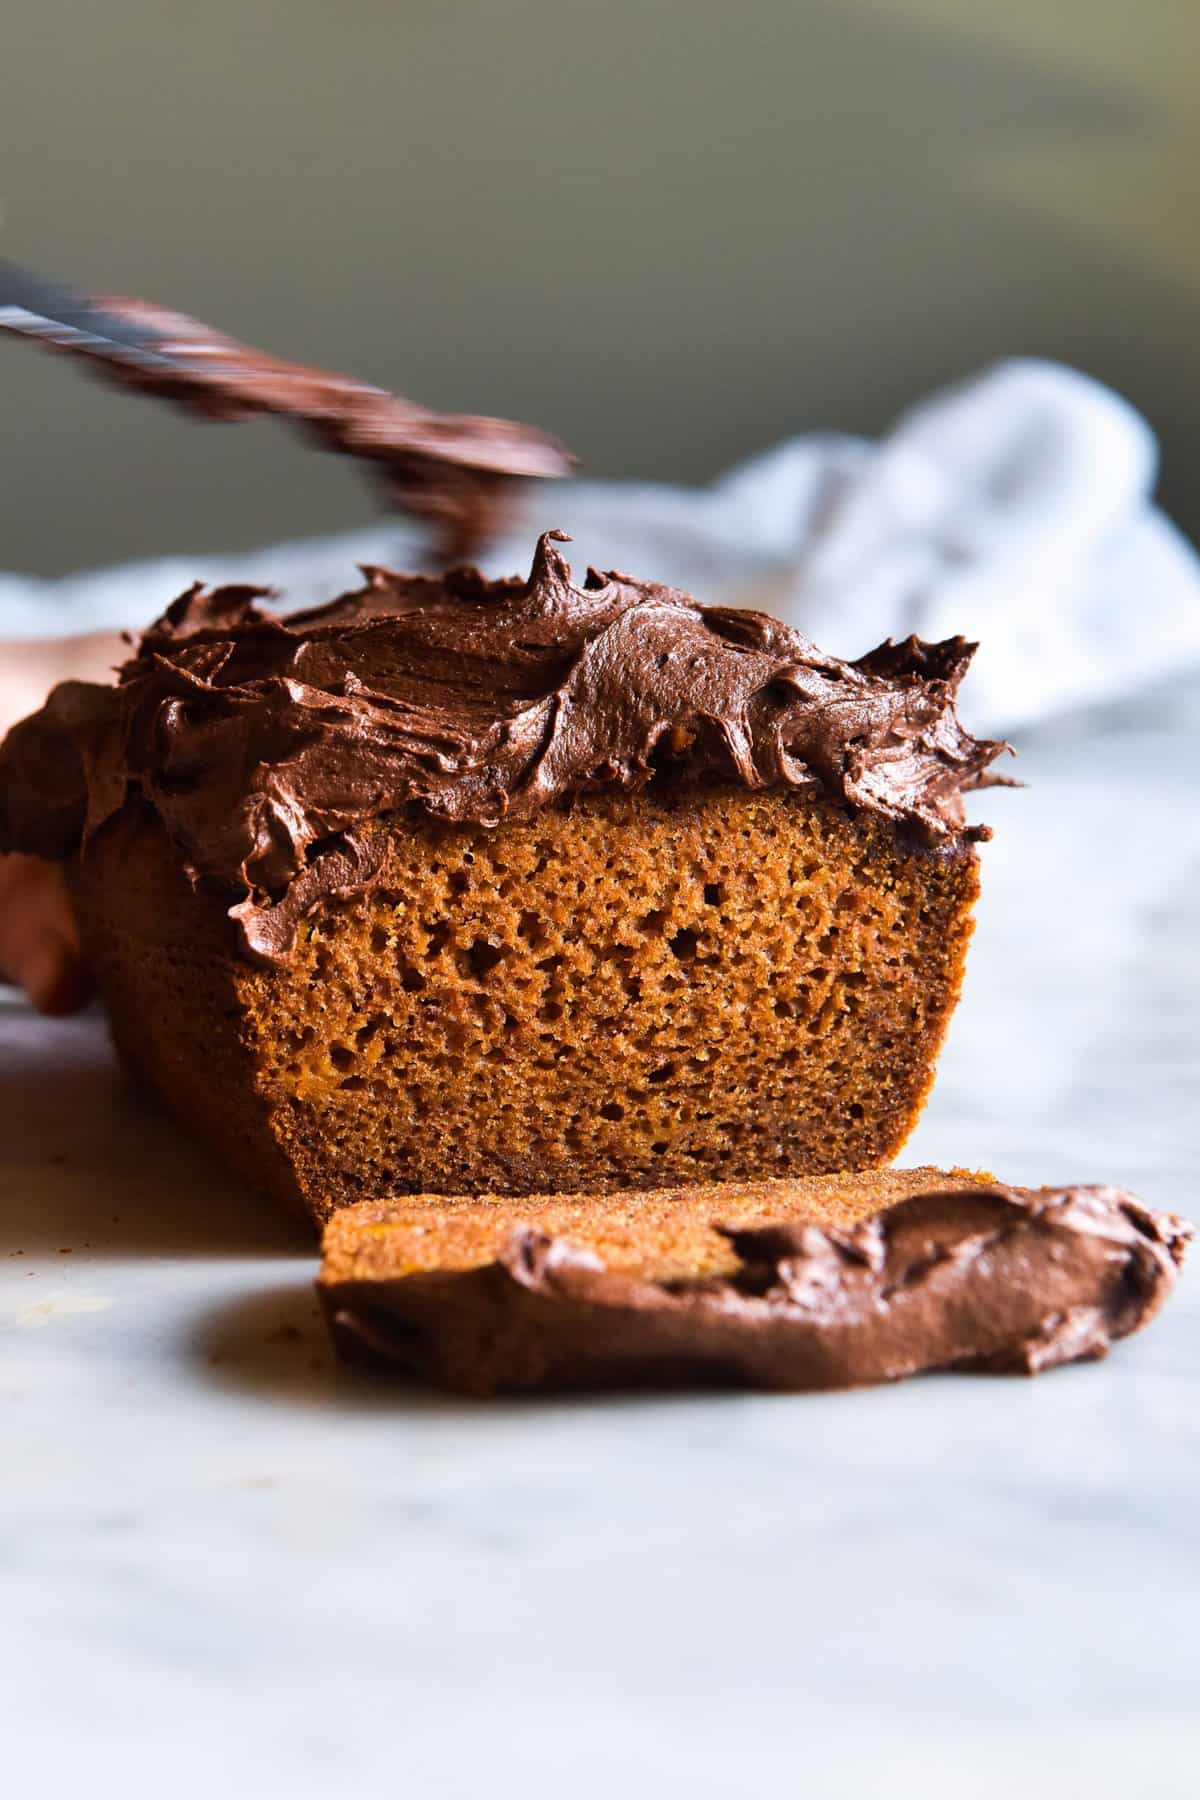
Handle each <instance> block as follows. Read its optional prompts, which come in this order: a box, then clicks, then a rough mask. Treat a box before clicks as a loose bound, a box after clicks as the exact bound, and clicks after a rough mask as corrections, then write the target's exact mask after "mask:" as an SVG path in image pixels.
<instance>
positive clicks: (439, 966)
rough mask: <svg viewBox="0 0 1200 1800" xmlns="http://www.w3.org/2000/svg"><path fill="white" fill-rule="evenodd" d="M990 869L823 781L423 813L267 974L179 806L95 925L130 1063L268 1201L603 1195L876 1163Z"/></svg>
mask: <svg viewBox="0 0 1200 1800" xmlns="http://www.w3.org/2000/svg"><path fill="white" fill-rule="evenodd" d="M976 885H977V872H976V860H975V853H974V851H973V849H972V848H970V847H969V846H966V845H961V844H960V845H956V846H955V847H954V848H952V849H946V848H939V849H920V848H912V847H909V846H908V845H906V843H905V841H904V839H903V837H902V835H901V833H900V832H898V831H897V830H896V829H895V828H893V827H892V826H890V825H888V824H887V823H885V822H883V821H880V820H878V819H874V818H872V817H869V816H867V815H863V814H861V813H853V812H852V811H851V810H850V809H847V808H846V807H845V806H843V805H839V804H837V803H835V802H833V801H830V800H828V799H825V798H823V797H821V796H820V795H819V794H818V793H816V792H813V791H805V790H800V791H795V790H787V789H783V790H772V791H768V792H759V793H747V792H746V791H745V790H743V789H741V788H737V787H733V786H728V785H726V786H722V785H713V784H710V785H709V786H708V787H706V788H702V789H699V790H696V789H692V788H686V787H685V788H671V787H666V786H663V787H660V786H657V785H652V786H651V787H650V788H649V789H647V790H645V791H644V792H643V793H642V794H640V795H638V796H624V795H596V796H591V797H588V798H585V799H583V800H581V801H579V802H578V803H577V804H576V805H575V806H574V807H573V808H572V809H570V810H567V811H564V810H558V809H547V810H545V811H543V812H540V813H538V814H536V815H534V816H533V817H532V818H529V819H524V820H519V821H510V822H506V823H504V824H502V825H501V826H499V827H496V828H494V829H490V830H489V829H487V828H484V827H480V826H474V825H470V826H453V825H445V824H441V823H439V822H437V821H433V820H430V819H428V818H426V817H417V818H414V819H409V820H404V821H397V822H395V823H394V824H393V826H392V828H391V831H390V837H389V843H388V848H387V860H386V864H385V867H384V869H383V871H382V873H381V875H380V876H379V877H378V878H377V880H376V882H375V885H374V887H373V888H372V890H371V891H370V892H369V893H367V894H365V895H361V896H358V897H356V898H352V899H348V900H343V901H328V900H327V901H324V902H322V903H321V905H320V906H319V907H318V908H317V909H316V911H314V912H313V913H312V914H311V915H310V916H309V917H308V918H307V919H306V920H305V921H304V922H303V924H302V926H301V929H300V941H299V944H298V946H297V949H296V952H295V954H294V956H293V957H292V959H291V960H290V961H289V962H287V963H285V964H283V965H281V966H278V967H274V968H266V969H256V968H254V967H252V966H251V965H250V964H249V963H247V962H246V961H245V960H244V958H242V957H239V956H238V955H237V954H236V952H235V949H234V946H233V943H232V941H231V936H232V933H231V928H230V926H229V923H228V921H227V920H226V919H225V918H224V917H223V914H222V910H221V907H220V905H219V903H218V902H216V901H214V898H213V897H212V896H210V895H209V894H207V893H206V892H205V891H204V889H203V888H199V889H194V888H193V887H192V886H191V885H190V884H189V883H188V882H187V881H186V880H185V878H184V876H183V875H182V873H181V871H180V869H179V867H178V858H177V853H176V852H175V851H174V850H173V849H172V847H171V845H170V843H169V840H168V839H167V838H166V836H165V834H164V833H163V832H162V830H161V828H160V827H159V826H158V825H157V823H156V822H155V820H154V818H153V816H152V815H151V814H149V813H148V812H130V811H128V810H127V812H126V814H125V815H123V816H122V817H120V818H118V819H117V820H115V821H113V822H112V823H111V824H110V825H108V826H107V827H105V829H104V830H103V831H102V832H100V833H99V834H98V836H97V837H96V838H95V839H94V840H93V842H92V844H91V846H90V847H89V849H88V851H87V853H86V854H85V856H84V859H83V863H82V868H81V870H80V878H79V884H78V886H79V900H80V911H81V917H82V920H83V925H84V931H85V935H86V937H87V940H88V946H89V951H90V954H91V955H92V956H93V958H94V960H95V964H96V967H97V972H98V975H99V979H100V985H101V988H102V991H103V993H104V997H105V1001H106V1004H107V1005H108V1008H109V1011H110V1014H111V1016H112V1019H113V1028H114V1033H115V1035H116V1038H117V1041H118V1042H119V1044H120V1045H121V1046H122V1049H123V1051H124V1052H125V1054H126V1056H127V1058H128V1059H129V1060H130V1061H131V1062H132V1063H133V1064H134V1066H135V1067H136V1068H137V1069H138V1070H139V1071H140V1072H141V1074H142V1075H143V1076H144V1077H145V1078H146V1079H147V1080H148V1081H149V1082H150V1083H152V1084H153V1085H154V1086H155V1087H157V1088H158V1089H159V1090H160V1092H161V1093H162V1094H163V1096H164V1098H165V1099H166V1101H167V1102H168V1104H169V1106H170V1107H171V1108H172V1110H173V1111H174V1112H175V1113H176V1114H177V1116H179V1117H180V1118H181V1119H182V1120H183V1121H184V1122H185V1123H186V1124H188V1125H189V1126H190V1127H192V1128H193V1129H196V1130H198V1131H200V1132H201V1133H202V1134H203V1135H204V1136H205V1137H207V1138H208V1139H209V1140H210V1141H212V1142H214V1143H215V1144H216V1146H217V1147H218V1148H219V1149H220V1150H221V1151H222V1152H223V1153H224V1154H225V1156H226V1157H227V1158H228V1160H230V1161H231V1162H232V1163H233V1164H234V1166H235V1167H237V1168H238V1169H239V1170H240V1171H241V1172H242V1173H243V1174H245V1175H247V1176H248V1177H249V1178H250V1179H251V1180H253V1181H254V1182H255V1183H256V1184H258V1185H260V1186H262V1187H265V1188H267V1189H269V1190H270V1191H271V1192H272V1193H274V1194H276V1195H278V1196H279V1197H280V1198H281V1199H285V1200H287V1201H289V1202H290V1203H291V1204H293V1205H294V1204H296V1203H297V1202H301V1203H303V1204H304V1205H306V1206H307V1207H308V1208H309V1209H310V1210H311V1211H312V1212H313V1214H314V1215H315V1216H316V1217H317V1218H318V1219H320V1218H324V1217H326V1216H327V1215H328V1213H329V1212H330V1211H331V1210H333V1209H334V1208H335V1207H338V1206H342V1205H345V1204H346V1203H347V1202H350V1201H353V1200H355V1199H358V1198H361V1197H362V1196H363V1195H364V1194H371V1193H379V1192H394V1193H400V1192H405V1191H413V1192H417V1191H428V1190H430V1189H440V1190H441V1191H444V1192H463V1193H467V1192H472V1191H478V1190H480V1189H491V1190H496V1191H502V1192H510V1193H521V1192H527V1191H529V1190H530V1189H533V1188H537V1189H546V1188H552V1189H554V1190H556V1191H560V1192H564V1193H568V1192H587V1191H594V1190H597V1189H602V1188H606V1187H613V1186H618V1187H630V1186H645V1187H663V1186H670V1185H672V1184H678V1183H681V1182H695V1181H698V1180H713V1179H717V1178H719V1177H720V1176H721V1175H723V1174H727V1173H730V1172H733V1171H736V1173H737V1175H738V1176H739V1177H743V1178H745V1179H747V1180H751V1179H756V1178H764V1177H771V1176H779V1175H794V1174H803V1173H820V1172H825V1171H832V1170H837V1169H847V1168H848V1169H859V1168H867V1167H871V1166H873V1165H877V1164H881V1163H884V1162H887V1161H888V1160H890V1158H891V1157H892V1156H893V1155H894V1154H895V1153H896V1151H897V1149H898V1148H899V1146H900V1145H901V1144H902V1143H903V1141H904V1139H905V1137H906V1136H907V1134H908V1132H909V1130H910V1129H911V1127H912V1124H913V1122H914V1120H915V1118H916V1116H917V1113H918V1111H919V1109H920V1106H921V1104H922V1101H923V1100H924V1097H925V1094H926V1091H927V1089H928V1087H929V1085H930V1082H931V1080H932V1077H933V1069H934V1063H935V1059H936V1056H937V1052H938V1049H939V1047H940V1044H941V1040H942V1037H943V1034H944V1031H945V1027H946V1022H947V1019H948V1017H949V1013H950V1011H951V1009H952V1007H953V1004H954V1002H955V1000H956V998H957V994H958V989H959V984H960V981H961V977H962V969H963V959H964V956H965V952H966V945H967V941H968V938H969V935H970V931H971V907H972V904H973V901H974V899H975V894H976Z"/></svg>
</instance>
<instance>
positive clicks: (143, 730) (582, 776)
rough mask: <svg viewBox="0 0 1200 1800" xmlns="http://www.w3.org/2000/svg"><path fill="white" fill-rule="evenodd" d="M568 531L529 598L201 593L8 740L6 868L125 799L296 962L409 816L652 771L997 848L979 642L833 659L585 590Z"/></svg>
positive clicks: (481, 593) (530, 584) (443, 582)
mask: <svg viewBox="0 0 1200 1800" xmlns="http://www.w3.org/2000/svg"><path fill="white" fill-rule="evenodd" d="M560 537H561V534H560V533H554V532H552V533H548V534H547V535H546V536H545V537H543V538H542V539H541V540H540V542H539V544H538V548H537V552H536V555H535V557H534V561H533V568H532V571H531V573H530V576H529V579H528V580H527V581H522V580H520V579H518V578H513V579H511V580H507V581H496V582H487V581H485V580H484V579H483V578H482V577H481V576H480V575H479V574H478V573H477V572H476V571H474V570H470V569H465V570H458V571H454V572H451V573H450V574H449V575H446V576H445V577H443V578H441V579H437V580H435V579H431V578H428V577H420V576H404V575H396V574H393V573H391V572H390V571H388V570H385V569H368V570H366V571H365V573H366V577H367V579H366V585H365V586H364V587H363V588H361V589H360V590H359V591H357V592H355V593H352V594H347V595H346V596H344V597H343V598H342V599H340V600H335V601H333V602H332V603H331V604H330V605H328V606H324V607H321V608H319V609H317V610H315V611H312V612H307V613H297V614H293V615H291V616H290V617H288V618H278V617H276V616H275V615H274V614H272V613H270V612H268V611H266V610H265V609H264V608H262V607H261V606H260V604H259V601H260V600H261V599H262V597H263V593H264V590H259V589H250V588H220V589H217V590H216V591H213V592H208V591H205V590H204V589H203V588H200V587H197V588H194V589H192V590H191V591H190V592H188V593H186V594H184V595H183V596H182V597H181V598H180V599H179V600H177V601H176V602H175V604H174V605H173V606H172V607H171V608H170V609H169V611H168V612H167V613H166V614H165V615H164V617H163V618H162V619H160V620H159V621H158V623H157V624H156V625H154V626H152V627H151V628H150V630H149V631H148V632H147V634H146V636H145V638H144V639H143V640H142V643H141V646H140V648H139V651H138V654H137V655H136V656H135V657H134V658H133V660H132V661H130V662H129V663H127V664H126V665H125V667H124V668H123V669H122V670H121V672H120V679H119V683H118V685H117V686H116V687H112V688H104V687H99V686H92V685H90V684H82V683H77V682H76V683H66V684H64V685H62V686H60V687H58V688H56V689H55V691H54V692H53V694H52V695H51V696H50V698H49V700H48V701H47V704H46V706H45V707H44V708H43V709H42V711H41V712H39V713H37V714H35V715H34V716H33V717H32V718H30V719H27V720H24V721H22V722H21V724H19V725H18V726H16V727H15V728H14V730H13V731H12V732H11V733H10V735H9V737H8V739H7V740H6V742H5V744H4V746H3V748H2V749H0V850H3V849H12V850H26V851H30V852H32V853H34V854H39V855H49V856H57V857H69V856H71V855H73V854H74V853H75V852H77V851H78V850H79V848H80V846H81V844H83V843H85V842H86V839H87V837H88V836H89V834H91V833H92V832H94V831H96V830H97V829H98V828H99V827H100V826H101V825H103V823H104V822H105V820H106V819H108V818H109V817H111V816H112V815H113V814H114V813H115V812H116V811H117V810H118V809H119V808H120V807H122V806H123V805H125V804H126V803H127V802H128V801H131V800H134V799H136V800H140V801H141V802H142V803H146V804H149V805H150V806H151V807H153V808H154V809H155V811H156V812H157V813H158V815H159V817H160V818H161V820H162V822H163V824H164V826H165V827H166V829H167V831H168V832H169V834H170V835H171V837H172V838H173V839H174V841H175V842H176V844H177V845H178V846H179V848H180V850H181V852H182V854H183V857H184V859H185V861H186V863H187V865H188V867H189V869H190V870H192V871H193V872H194V873H195V874H196V875H197V876H199V877H206V878H209V879H211V880H213V881H215V882H217V883H219V884H221V886H222V887H223V888H224V889H225V890H226V891H227V892H228V893H230V895H231V896H232V897H233V901H234V904H233V905H232V906H231V914H232V916H233V917H234V918H235V920H236V921H237V923H238V928H239V931H240V934H241V941H242V945H243V948H244V949H245V951H246V952H247V953H248V954H249V955H251V956H252V957H255V958H257V959H260V960H263V961H268V962H269V961H273V960H278V959H280V958H282V957H285V956H286V955H287V954H288V952H289V949H290V948H291V945H292V943H293V941H294V936H295V928H296V924H297V921H298V920H299V918H300V917H302V916H303V914H304V912H306V911H307V910H309V909H310V908H311V907H312V906H314V905H315V904H317V902H318V901H319V900H320V899H321V898H322V897H323V896H324V895H326V894H330V893H339V894H340V893H348V892H353V891H360V890H362V889H363V888H364V887H366V886H367V885H368V884H369V882H370V880H371V879H372V876H373V874H374V873H375V872H376V870H377V867H378V863H379V860H380V855H381V845H382V834H380V833H379V832H378V831H377V830H375V829H374V827H375V825H376V822H377V821H378V820H379V819H380V818H382V817H384V816H385V815H388V814H394V813H396V812H397V811H398V810H400V809H404V808H406V807H411V806H415V807H419V808H422V809H424V810H425V811H427V812H428V813H430V814H433V815H435V816H437V817H439V818H444V819H447V820H452V821H469V822H474V823H478V824H483V825H487V826H491V825H496V824H498V823H499V822H500V821H501V820H502V819H504V818H520V817H524V816H527V815H528V814H530V813H532V812H534V811H535V810H536V809H537V808H539V807H543V806H547V805H551V804H556V803H561V802H563V801H565V800H568V799H569V798H570V797H571V796H573V795H577V794H580V793H584V792H588V791H594V790H598V789H605V788H619V789H624V790H634V789H637V788H639V787H641V786H643V785H644V784H645V783H647V782H649V781H651V780H652V779H656V778H657V779H664V778H668V777H669V778H672V779H685V780H697V779H718V780H728V781H734V782H740V783H742V784H743V785H744V786H745V787H747V788H767V787H777V786H790V787H796V788H804V787H812V788H815V789H819V790H821V791H823V792H824V793H826V794H828V795H830V796H832V797H833V798H834V799H836V800H838V801H843V802H846V803H847V804H849V805H850V806H852V807H855V808H858V809H861V810H862V811H864V812H868V813H872V814H875V815H878V816H879V817H881V818H883V819H886V820H889V821H891V822H892V823H893V824H894V825H895V826H896V827H897V828H898V829H900V830H902V831H904V832H906V833H908V834H909V835H910V836H911V837H912V839H913V840H914V842H915V843H918V844H921V845H924V846H933V847H938V846H941V847H946V846H952V845H955V844H959V843H963V842H966V841H969V840H971V839H974V838H978V837H982V836H985V835H986V832H985V831H984V830H982V829H981V828H979V827H969V826H967V825H966V824H965V821H964V805H963V795H964V792H965V791H967V790H969V789H971V788H976V787H980V786H983V785H986V784H987V783H988V782H990V781H993V780H995V779H997V778H996V777H994V776H991V775H988V774H987V773H986V771H987V769H988V766H989V764H990V763H991V762H992V761H993V759H994V758H995V757H996V756H997V755H998V754H999V753H1000V751H1001V750H1002V749H1004V748H1005V746H1004V745H1001V744H998V743H992V742H988V741H986V740H980V739H977V738H973V737H971V736H970V734H969V733H968V732H967V731H965V730H964V729H963V727H962V725H961V724H960V723H959V720H958V716H957V713H956V711H955V703H954V702H955V693H956V690H957V688H958V684H959V681H960V680H961V678H962V675H963V673H964V671H965V669H966V667H967V665H968V663H969V662H970V659H971V656H972V654H973V650H974V646H973V645H971V644H967V643H965V642H964V641H963V640H962V639H961V638H951V639H948V640H947V641H946V642H944V643H940V644H923V643H921V642H920V641H919V640H917V639H916V638H910V639H909V640H908V641H907V642H905V643H902V644H891V643H888V644H884V645H882V646H881V647H880V648H879V649H878V650H875V651H873V652H872V653H871V654H870V655H869V656H866V657H863V658H862V659H861V660H860V661H858V662H842V661H840V660H839V659H838V658H837V657H832V656H824V655H822V654H821V652H820V651H818V650H817V649H816V648H815V647H814V646H813V645H812V644H811V643H809V642H808V640H807V639H806V638H804V637H803V636H801V634H800V633H799V632H797V631H793V630H790V629H788V628H787V627H786V626H784V625H781V624H779V623H778V622H777V621H776V620H774V619H771V618H768V617H767V616H766V615H765V614H762V613H753V612H740V611H736V610H734V609H731V608H726V607H714V606H702V605H701V604H700V603H699V602H698V601H695V600H693V599H691V598H689V597H688V595H686V594H683V593H679V592H677V591H676V590H675V589H673V588H667V587H660V586H657V585H656V584H654V583H652V582H643V581H636V580H634V579H632V578H631V577H629V576H626V575H621V574H616V573H609V574H606V575H600V574H597V573H596V572H595V571H589V573H588V576H587V580H586V581H585V582H584V584H583V586H582V587H575V586H573V585H572V583H571V572H570V569H569V567H568V566H567V564H566V562H565V561H564V560H563V558H562V556H561V555H560V554H559V552H558V551H557V549H556V548H555V544H554V542H553V541H552V540H554V539H555V538H560Z"/></svg>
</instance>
